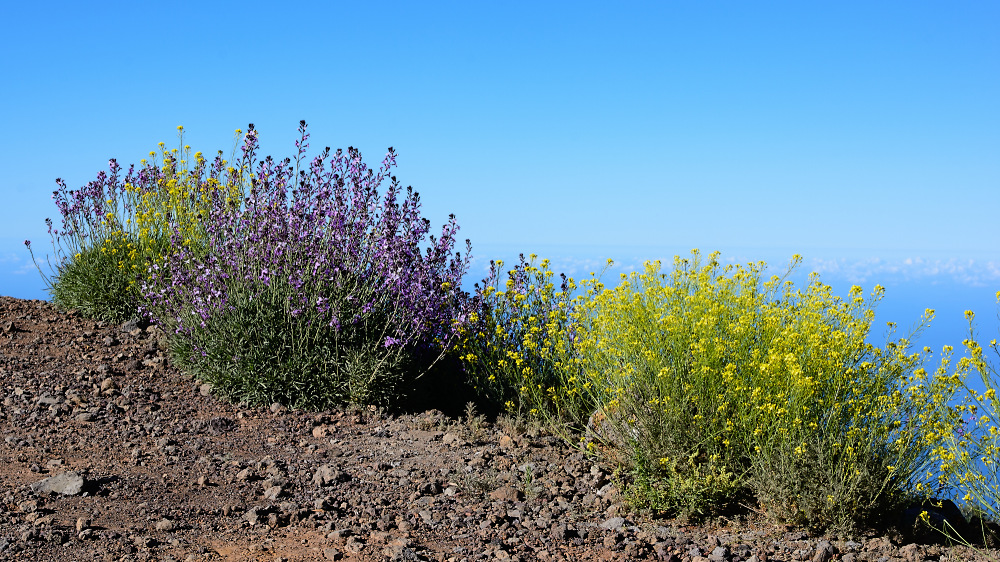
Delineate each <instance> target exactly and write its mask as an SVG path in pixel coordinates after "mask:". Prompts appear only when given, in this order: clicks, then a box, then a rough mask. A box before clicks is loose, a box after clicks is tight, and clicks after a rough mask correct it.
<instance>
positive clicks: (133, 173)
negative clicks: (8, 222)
mask: <svg viewBox="0 0 1000 562" xmlns="http://www.w3.org/2000/svg"><path fill="white" fill-rule="evenodd" d="M239 136H240V131H237V139H239ZM178 138H179V139H180V145H181V146H180V147H178V148H174V149H169V150H168V149H166V148H165V145H164V143H162V142H161V143H159V150H158V151H152V152H150V153H149V156H150V157H151V160H142V161H141V163H140V166H139V167H138V168H137V167H136V166H130V167H129V169H128V170H127V171H125V170H123V169H122V167H121V166H120V165H119V164H118V163H117V161H115V160H114V159H112V160H110V161H109V169H108V171H107V172H100V173H99V174H98V177H97V179H96V180H94V181H91V182H90V183H88V184H87V185H86V186H84V187H82V188H80V189H77V190H70V189H67V186H66V184H65V182H63V181H62V180H61V179H59V180H56V181H57V183H58V185H59V189H58V190H56V191H55V192H53V199H55V201H56V206H57V207H58V208H59V211H60V213H61V214H62V219H63V220H62V223H63V224H62V229H61V230H60V229H56V228H53V224H52V221H51V220H49V219H46V222H47V224H48V225H49V233H50V235H51V236H52V243H53V251H54V257H55V265H54V266H53V267H52V270H53V275H52V276H51V277H46V278H45V279H46V282H47V284H48V286H49V292H50V293H51V294H52V298H53V302H54V303H55V304H57V305H59V306H62V307H63V308H75V309H79V310H80V311H81V312H82V313H84V314H85V315H87V316H90V317H93V318H99V319H103V320H110V321H121V320H123V319H126V318H129V317H134V316H136V314H137V312H138V309H139V307H140V306H141V302H142V297H141V291H140V289H141V287H140V285H141V282H142V281H143V280H144V279H146V278H147V268H148V267H150V266H151V265H157V264H162V263H163V259H164V256H165V255H166V254H167V253H169V252H170V251H172V249H173V248H174V247H175V246H191V247H199V245H201V244H203V242H204V239H205V237H204V230H203V228H202V227H201V219H202V217H203V216H204V214H205V212H206V211H207V209H208V207H209V205H210V201H211V196H212V193H213V192H218V193H219V194H220V195H223V197H224V198H225V200H227V201H229V202H230V203H232V204H239V201H240V200H241V199H242V193H243V188H244V183H245V181H244V176H245V172H246V171H247V165H246V163H244V164H243V165H240V166H239V167H238V168H234V167H232V166H230V165H229V163H228V162H227V161H226V160H224V159H223V158H222V152H221V151H220V152H219V154H218V156H217V157H216V158H215V159H214V161H212V162H209V161H207V160H206V159H205V158H204V156H202V153H200V152H196V153H194V155H192V154H191V147H190V146H187V145H184V144H183V140H184V139H183V127H178ZM29 249H30V245H29Z"/></svg>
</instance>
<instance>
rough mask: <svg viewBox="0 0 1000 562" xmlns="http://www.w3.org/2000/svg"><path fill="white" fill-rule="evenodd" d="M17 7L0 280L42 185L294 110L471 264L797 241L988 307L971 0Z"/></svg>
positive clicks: (984, 154)
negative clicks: (454, 231)
mask: <svg viewBox="0 0 1000 562" xmlns="http://www.w3.org/2000/svg"><path fill="white" fill-rule="evenodd" d="M28 4H29V3H16V4H14V5H12V6H10V7H8V8H7V11H6V17H5V18H4V21H3V23H2V24H0V26H2V32H0V47H2V53H3V55H4V56H2V57H0V72H2V75H3V76H4V77H5V79H4V85H3V87H2V88H0V108H2V110H0V130H2V132H3V134H2V135H0V169H2V170H3V173H2V174H0V176H2V177H0V194H2V195H3V199H4V204H3V205H2V206H0V294H10V295H13V296H18V297H38V298H41V297H44V296H45V292H44V288H43V286H42V283H41V280H40V279H39V277H38V275H37V273H35V272H34V270H33V269H32V268H31V267H30V261H29V259H28V255H27V252H25V251H24V247H23V245H22V242H23V240H24V239H25V238H30V239H32V240H33V241H34V242H35V245H36V246H37V247H38V249H39V250H40V251H41V253H42V254H44V253H45V250H46V248H47V247H48V237H47V235H46V234H45V227H44V224H43V220H44V219H45V217H48V216H52V217H53V218H56V217H55V216H54V215H55V214H56V213H55V207H54V206H53V205H52V202H51V201H50V199H49V195H50V192H51V191H52V190H53V189H54V185H55V184H54V179H55V178H56V177H62V178H64V179H65V180H66V181H67V183H68V184H69V185H70V186H71V187H77V186H81V185H83V184H85V183H86V182H87V181H89V180H91V179H93V178H94V176H95V175H96V173H97V172H98V171H99V170H101V169H103V168H104V167H105V166H106V163H107V159H108V158H109V157H115V158H117V159H118V160H119V162H120V163H123V164H128V163H132V162H137V161H138V160H139V159H140V158H142V157H143V156H144V155H145V154H146V153H147V152H148V151H149V150H151V149H153V148H155V146H156V143H157V142H159V141H164V142H166V143H167V144H168V145H173V144H174V143H175V142H176V137H175V133H176V130H175V128H176V126H177V125H184V126H185V127H186V130H187V135H186V138H185V141H186V142H187V143H188V144H190V145H191V146H192V147H193V148H194V149H195V150H201V151H204V152H206V153H208V154H211V153H214V152H215V151H216V150H218V149H224V150H226V151H228V150H229V149H230V147H231V146H232V134H233V130H234V129H236V128H244V129H245V128H246V124H247V123H250V122H253V123H254V124H255V125H256V127H257V129H258V130H259V131H260V134H261V140H262V142H261V144H262V148H263V153H264V154H274V155H277V156H287V155H291V153H292V150H293V148H294V147H293V142H294V140H295V137H296V132H295V129H296V125H297V123H298V121H299V119H305V120H306V121H308V122H309V124H310V130H311V132H312V135H313V136H312V146H313V148H314V149H318V148H320V147H322V146H325V145H329V146H332V147H346V146H348V145H353V146H355V147H358V148H360V149H361V150H362V154H363V155H365V157H366V159H367V160H368V161H369V162H371V163H377V162H378V161H380V160H381V158H382V156H384V154H385V151H386V148H387V147H389V146H393V147H395V149H396V150H397V152H398V153H399V158H398V163H399V166H398V168H397V169H396V174H397V175H398V176H399V178H400V180H401V181H402V182H403V183H404V184H409V185H413V186H414V187H415V188H416V189H417V190H418V191H420V193H421V196H422V200H423V202H424V211H425V216H427V217H428V218H430V219H431V220H432V222H434V223H436V224H442V223H443V222H444V221H445V220H446V217H447V215H448V214H449V213H455V214H456V215H457V217H458V220H459V224H460V225H461V227H462V231H461V235H462V236H463V237H468V238H471V239H472V242H473V255H474V256H476V258H477V259H478V260H479V261H478V265H477V266H476V267H477V269H474V270H473V272H472V273H473V275H474V276H476V275H478V276H481V274H482V271H483V266H484V262H486V261H488V260H489V259H490V258H493V257H507V258H508V259H509V257H511V256H513V255H516V254H517V253H518V252H521V251H523V252H531V251H535V252H537V253H539V254H543V255H545V256H548V257H552V258H554V262H555V264H556V266H557V267H562V268H563V269H565V270H567V271H570V272H571V273H575V274H577V275H579V274H581V273H584V272H585V271H586V270H587V269H591V268H593V267H595V266H594V265H591V264H598V263H601V262H602V261H603V260H604V259H605V258H607V257H612V258H615V259H616V261H618V262H619V264H620V266H621V268H622V269H623V270H627V269H629V268H633V267H637V266H638V264H640V263H641V261H642V260H643V259H647V258H666V259H669V258H670V256H672V255H674V254H676V253H686V252H687V251H688V250H689V249H691V248H695V247H697V248H700V249H702V250H703V251H704V252H709V251H712V250H721V251H722V252H723V255H724V257H726V258H727V259H731V260H736V261H745V260H758V259H765V260H768V261H769V262H774V263H775V265H776V266H777V265H780V264H783V263H785V262H787V260H788V258H789V257H790V256H791V255H792V254H793V253H800V254H803V255H804V256H805V258H806V260H805V265H804V268H805V269H816V270H819V271H821V272H822V273H823V275H824V279H825V280H828V281H829V282H831V283H834V284H836V283H859V284H862V285H864V286H865V287H866V288H869V287H871V286H872V285H874V284H875V283H882V284H883V285H886V286H887V287H890V288H891V286H892V285H893V284H897V285H900V286H903V285H905V284H908V283H909V284H910V285H912V284H914V283H919V284H921V286H926V287H928V289H927V291H928V292H927V296H928V300H934V298H933V297H935V295H934V293H933V291H935V290H937V291H942V292H943V291H946V289H944V287H949V289H947V291H948V292H949V293H953V292H954V291H955V290H956V289H955V287H959V288H961V289H962V290H966V289H968V290H970V291H974V292H975V295H976V296H975V297H974V298H970V305H969V306H971V305H972V303H973V302H974V303H975V304H976V306H983V307H985V308H986V310H982V311H981V312H980V315H981V316H987V317H992V315H993V313H994V311H995V307H993V309H990V308H989V307H990V305H991V304H992V300H991V299H992V294H993V293H994V292H995V291H996V290H998V289H1000V248H998V244H997V242H998V241H1000V221H997V220H996V217H995V215H996V213H997V212H998V210H1000V103H998V101H997V100H1000V35H998V34H997V33H996V23H997V22H998V21H1000V4H997V3H996V2H960V3H959V2H948V3H945V2H878V3H872V2H846V1H845V2H836V3H833V2H828V3H820V2H768V3H748V2H655V3H653V2H648V3H634V2H580V1H575V2H547V3H538V2H503V3H500V2H467V1H466V2H407V3H398V2H380V3H341V2H316V3H310V2H303V3H285V4H276V3H255V2H252V1H243V2H239V3H205V2H198V3H185V2H176V3H170V4H163V5H160V6H157V7H155V8H153V7H147V6H146V5H145V4H142V5H141V6H142V7H140V4H135V3H117V4H116V3H113V2H106V3H101V5H100V6H101V7H100V8H94V7H91V6H88V5H85V4H86V3H78V2H72V3H70V2H65V3H59V2H55V3H49V4H45V5H42V4H35V5H30V6H29V5H28ZM209 4H211V5H209ZM150 6H152V5H150ZM934 287H937V289H934ZM984 295H986V296H984ZM937 296H943V295H937ZM987 297H989V298H987ZM949 298H950V297H949ZM891 299H892V293H891V291H890V293H889V295H887V300H891ZM921 310H922V308H921Z"/></svg>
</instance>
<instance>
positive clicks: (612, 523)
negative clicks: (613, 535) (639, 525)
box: [601, 517, 625, 531]
mask: <svg viewBox="0 0 1000 562" xmlns="http://www.w3.org/2000/svg"><path fill="white" fill-rule="evenodd" d="M624 524H625V518H624V517H612V518H611V519H608V520H607V521H605V522H604V523H601V528H602V529H604V530H608V531H617V530H618V529H621V528H622V525H624Z"/></svg>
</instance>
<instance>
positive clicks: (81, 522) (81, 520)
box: [76, 517, 90, 534]
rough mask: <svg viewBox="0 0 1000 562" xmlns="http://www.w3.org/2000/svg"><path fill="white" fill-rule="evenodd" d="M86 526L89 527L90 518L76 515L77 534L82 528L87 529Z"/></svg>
mask: <svg viewBox="0 0 1000 562" xmlns="http://www.w3.org/2000/svg"><path fill="white" fill-rule="evenodd" d="M88 528H90V519H87V518H86V517H77V518H76V532H77V534H80V533H82V532H83V530H84V529H88Z"/></svg>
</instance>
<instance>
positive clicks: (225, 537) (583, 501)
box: [0, 297, 996, 562]
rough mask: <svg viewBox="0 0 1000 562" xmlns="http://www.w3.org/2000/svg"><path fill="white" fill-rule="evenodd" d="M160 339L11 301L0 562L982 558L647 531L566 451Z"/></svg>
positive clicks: (783, 532) (2, 372)
mask: <svg viewBox="0 0 1000 562" xmlns="http://www.w3.org/2000/svg"><path fill="white" fill-rule="evenodd" d="M157 340H158V335H157V334H156V330H155V329H153V328H150V329H144V328H142V327H140V326H136V325H135V324H128V325H125V326H104V325H101V324H99V323H95V322H93V321H90V320H87V319H84V318H80V317H79V316H77V315H74V314H71V313H70V314H67V313H62V312H59V311H57V310H55V309H54V308H53V307H52V306H51V305H50V304H48V303H46V302H43V301H23V300H17V299H12V298H9V297H0V394H2V399H3V404H2V406H0V434H2V435H0V560H46V561H52V562H56V561H63V560H67V561H68V560H80V561H83V560H158V561H159V560H164V561H166V560H176V561H179V560H234V561H235V560H240V561H242V560H266V561H269V562H273V561H279V560H281V561H299V560H455V561H460V560H670V561H675V562H677V561H682V560H693V561H699V562H702V561H708V560H711V561H723V560H724V561H727V562H732V561H743V560H753V561H762V560H772V561H773V560H788V561H791V560H821V561H822V560H830V559H841V560H859V561H860V560H871V561H875V560H970V559H972V558H973V553H972V552H971V551H968V550H965V549H961V548H957V549H949V548H944V547H941V546H926V545H916V544H909V545H904V544H895V543H893V542H892V541H891V540H890V539H888V538H886V537H873V538H870V539H867V540H861V541H858V542H853V541H842V540H836V539H834V538H829V537H827V538H824V537H808V536H807V535H806V534H805V533H802V532H797V531H791V530H788V529H784V528H775V527H773V526H768V525H760V524H754V523H753V522H742V523H726V524H721V523H714V524H711V525H706V526H702V527H688V526H681V525H678V524H676V523H675V522H671V521H667V520H656V519H651V518H649V517H647V516H643V515H640V514H633V513H629V512H628V510H627V508H626V507H624V506H623V505H622V502H621V500H620V498H619V496H618V492H617V490H616V489H615V487H614V486H613V485H612V483H611V482H610V476H609V474H608V472H606V470H605V469H603V468H602V467H600V466H596V465H594V464H593V463H592V461H590V460H588V459H586V458H585V457H584V456H583V455H581V454H579V453H577V452H575V451H573V450H571V449H569V448H568V447H566V446H565V445H564V444H563V443H562V442H561V441H560V440H559V439H557V438H555V437H551V436H545V435H542V434H540V433H539V432H538V431H525V430H524V429H523V428H516V427H510V426H509V425H503V426H498V425H494V424H489V423H486V422H478V423H477V422H472V423H468V422H463V423H459V422H458V421H457V420H454V419H450V418H447V417H445V416H444V415H443V414H441V413H440V412H436V411H428V412H424V413H420V414H413V415H403V416H391V417H390V416H385V415H382V414H381V413H378V412H372V411H361V410H341V411H329V412H320V413H315V412H313V413H303V412H290V411H287V410H285V409H283V408H280V407H272V409H270V410H261V409H248V408H241V407H239V406H238V405H233V404H228V403H226V402H224V401H220V400H219V399H217V398H216V397H214V396H212V394H211V390H210V388H208V387H207V386H203V385H200V384H198V383H197V382H196V381H193V380H191V379H188V378H186V377H184V376H183V375H182V374H181V373H179V372H177V371H176V370H175V369H173V368H172V367H170V366H169V365H168V364H167V362H166V360H165V357H164V355H163V352H162V350H161V349H160V348H159V346H158V343H157ZM994 555H996V553H994Z"/></svg>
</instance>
